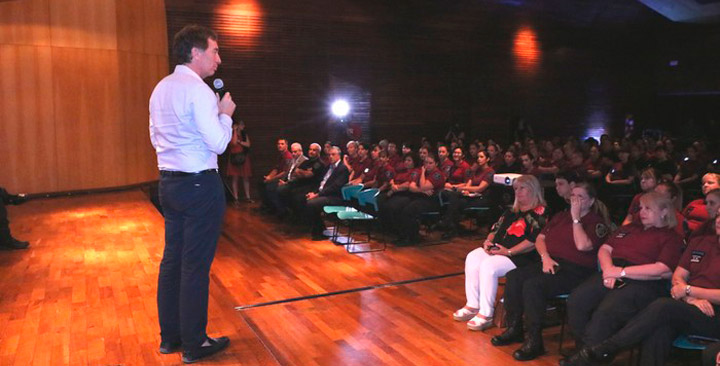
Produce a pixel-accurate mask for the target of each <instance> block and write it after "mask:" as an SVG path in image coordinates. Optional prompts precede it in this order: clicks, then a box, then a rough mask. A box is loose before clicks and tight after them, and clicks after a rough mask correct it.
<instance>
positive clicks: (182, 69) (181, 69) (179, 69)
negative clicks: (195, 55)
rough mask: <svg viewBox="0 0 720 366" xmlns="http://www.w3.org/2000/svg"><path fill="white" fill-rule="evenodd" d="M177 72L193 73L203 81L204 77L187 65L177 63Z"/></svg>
mask: <svg viewBox="0 0 720 366" xmlns="http://www.w3.org/2000/svg"><path fill="white" fill-rule="evenodd" d="M175 72H177V73H179V74H185V75H192V76H194V77H196V78H197V79H198V80H200V81H203V79H202V78H201V77H200V75H198V74H197V73H196V72H195V71H193V70H192V69H191V68H189V67H187V66H185V65H175Z"/></svg>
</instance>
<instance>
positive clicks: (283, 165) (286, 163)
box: [275, 150, 294, 173]
mask: <svg viewBox="0 0 720 366" xmlns="http://www.w3.org/2000/svg"><path fill="white" fill-rule="evenodd" d="M293 160H294V159H293V157H292V154H291V153H290V151H287V150H285V151H284V152H281V153H279V154H278V160H277V163H275V169H276V170H277V171H278V172H286V173H287V171H288V170H290V167H291V166H292V163H293Z"/></svg>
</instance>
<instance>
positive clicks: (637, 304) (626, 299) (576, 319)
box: [567, 273, 668, 345]
mask: <svg viewBox="0 0 720 366" xmlns="http://www.w3.org/2000/svg"><path fill="white" fill-rule="evenodd" d="M625 283H626V284H627V285H626V286H625V287H623V288H621V289H608V288H607V287H605V286H604V285H603V278H602V273H596V274H594V275H592V276H591V277H590V278H589V279H588V280H587V281H585V282H583V283H582V284H581V285H580V286H578V287H577V288H576V289H575V290H573V292H572V293H571V294H570V297H569V298H568V310H567V311H568V324H569V325H570V328H571V329H572V331H573V334H574V335H575V339H576V341H578V342H581V343H583V344H587V345H594V344H598V343H600V342H602V341H604V340H606V339H607V338H608V337H610V336H611V335H612V334H614V333H615V332H617V331H618V330H619V329H621V328H622V327H623V326H624V325H625V324H626V323H627V322H628V321H629V320H630V319H632V318H633V317H634V316H635V315H637V314H638V313H640V312H641V311H642V310H643V309H645V308H646V307H647V306H648V305H650V303H652V302H653V301H655V300H657V299H658V298H660V297H662V296H663V295H667V294H668V290H667V281H664V280H659V281H638V280H631V279H625Z"/></svg>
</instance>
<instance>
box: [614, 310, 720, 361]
mask: <svg viewBox="0 0 720 366" xmlns="http://www.w3.org/2000/svg"><path fill="white" fill-rule="evenodd" d="M713 308H714V309H715V316H714V317H709V316H707V315H705V314H703V312H702V311H700V309H699V308H698V307H696V306H695V305H690V304H687V303H685V302H683V301H680V300H674V299H671V298H662V299H657V300H655V301H654V302H652V303H651V304H650V305H648V306H647V308H645V309H644V310H643V311H642V312H640V314H638V315H637V316H636V317H635V318H633V319H632V320H631V321H630V322H628V323H627V325H625V326H624V327H623V328H622V329H621V330H620V331H619V332H617V333H615V335H613V336H612V337H610V338H609V339H608V344H610V345H613V346H615V347H617V349H618V350H619V349H620V348H624V347H629V346H632V345H635V344H637V343H641V351H640V365H641V366H661V365H664V364H665V360H666V359H667V357H668V355H669V354H670V349H671V348H672V342H673V340H674V339H675V338H676V337H677V336H678V335H679V334H693V335H699V336H705V337H711V338H720V319H719V318H718V314H720V306H718V305H714V306H713ZM713 365H714V363H713Z"/></svg>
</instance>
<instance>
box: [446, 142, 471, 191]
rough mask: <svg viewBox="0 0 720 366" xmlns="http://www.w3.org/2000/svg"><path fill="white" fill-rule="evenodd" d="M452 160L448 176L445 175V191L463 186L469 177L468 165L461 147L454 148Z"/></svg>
mask: <svg viewBox="0 0 720 366" xmlns="http://www.w3.org/2000/svg"><path fill="white" fill-rule="evenodd" d="M452 158H453V165H452V167H451V168H450V169H449V174H447V175H445V177H446V178H447V182H446V183H445V189H456V188H458V187H461V186H463V185H465V182H467V178H468V176H469V175H470V164H468V162H467V161H466V160H465V154H464V153H463V149H462V148H461V147H456V148H455V150H453V155H452ZM443 174H444V172H443Z"/></svg>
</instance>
